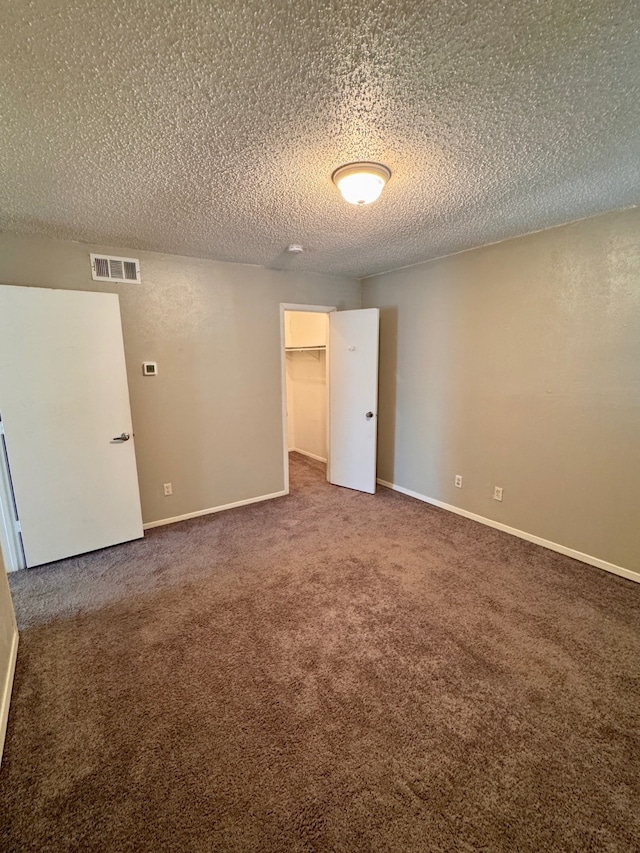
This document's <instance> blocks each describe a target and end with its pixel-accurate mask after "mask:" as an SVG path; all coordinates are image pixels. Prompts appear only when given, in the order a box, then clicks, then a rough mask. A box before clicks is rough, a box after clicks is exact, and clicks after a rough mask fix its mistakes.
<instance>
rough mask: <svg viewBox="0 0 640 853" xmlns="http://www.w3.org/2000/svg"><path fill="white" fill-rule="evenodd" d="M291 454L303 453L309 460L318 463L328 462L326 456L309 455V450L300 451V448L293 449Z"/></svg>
mask: <svg viewBox="0 0 640 853" xmlns="http://www.w3.org/2000/svg"><path fill="white" fill-rule="evenodd" d="M289 453H301V454H302V455H303V456H308V457H309V459H315V460H317V461H318V462H326V461H327V460H326V459H325V458H324V456H316V454H315V453H309V451H308V450H300V448H299V447H292V448H291V450H290V451H289Z"/></svg>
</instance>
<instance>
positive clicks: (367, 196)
mask: <svg viewBox="0 0 640 853" xmlns="http://www.w3.org/2000/svg"><path fill="white" fill-rule="evenodd" d="M331 177H332V180H333V182H334V184H335V185H336V186H337V187H338V189H339V190H340V192H341V193H342V198H343V199H344V200H345V201H348V202H349V204H359V205H362V204H371V203H372V202H374V201H376V199H378V198H380V193H381V192H382V190H383V189H384V185H385V184H386V183H387V181H388V180H389V178H390V177H391V170H390V169H387V167H386V166H383V165H382V164H381V163H348V164H347V165H346V166H340V168H339V169H336V170H335V172H334V173H333V175H332V176H331Z"/></svg>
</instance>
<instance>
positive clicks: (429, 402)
mask: <svg viewBox="0 0 640 853" xmlns="http://www.w3.org/2000/svg"><path fill="white" fill-rule="evenodd" d="M363 305H364V306H365V307H366V306H378V307H380V308H381V309H382V310H381V351H380V358H381V364H380V420H379V437H380V441H379V471H378V475H379V476H380V477H381V478H383V479H385V480H388V481H392V482H394V483H397V484H399V485H401V486H404V487H405V488H408V489H411V490H413V491H416V492H419V493H421V494H424V495H427V496H429V497H432V498H437V499H439V500H442V501H445V502H447V503H450V504H454V505H456V506H459V507H462V508H464V509H467V510H469V511H472V512H475V513H478V514H480V515H482V516H485V517H488V518H492V519H496V520H498V521H501V522H503V523H505V524H508V525H511V526H513V527H516V528H519V529H521V530H524V531H527V532H529V533H532V534H535V535H537V536H541V537H543V538H545V539H549V540H551V541H553V542H556V543H559V544H562V545H565V546H567V547H570V548H574V549H577V550H579V551H582V552H584V553H587V554H590V555H591V556H594V557H598V558H600V559H604V560H607V561H609V562H612V563H614V564H617V565H620V566H623V567H625V568H628V569H631V570H634V571H639V570H640V525H639V524H638V510H639V508H640V211H638V210H634V211H628V212H625V213H619V214H609V215H607V216H603V217H599V218H597V219H592V220H589V221H586V222H581V223H577V224H575V225H571V226H568V227H564V228H558V229H555V230H552V231H547V232H545V233H540V234H535V235H531V236H529V237H525V238H521V239H518V240H512V241H509V242H506V243H503V244H501V245H498V246H493V247H487V248H485V249H479V250H476V251H472V252H468V253H466V254H463V255H458V256H456V257H452V258H448V259H445V260H442V261H436V262H433V263H430V264H423V265H420V266H416V267H413V268H410V269H405V270H399V271H397V272H394V273H389V274H386V275H382V276H379V277H376V278H372V279H369V280H367V281H365V282H364V283H363ZM455 474H462V475H463V477H464V487H463V489H462V490H460V489H456V488H455V487H454V484H453V480H454V475H455ZM494 485H500V486H502V487H503V488H504V501H503V503H497V502H496V501H494V500H493V499H492V492H493V486H494Z"/></svg>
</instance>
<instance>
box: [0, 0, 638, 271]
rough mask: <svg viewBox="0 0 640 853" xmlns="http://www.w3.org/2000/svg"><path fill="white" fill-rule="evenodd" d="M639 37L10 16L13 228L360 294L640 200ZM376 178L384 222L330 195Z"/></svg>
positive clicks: (599, 28) (607, 4)
mask: <svg viewBox="0 0 640 853" xmlns="http://www.w3.org/2000/svg"><path fill="white" fill-rule="evenodd" d="M639 30H640V4H639V3H638V2H637V0H628V2H627V0H539V2H532V0H513V2H504V0H503V2H498V0H488V2H483V3H474V2H462V1H461V0H438V1H437V2H434V0H430V2H418V0H406V2H400V1H399V0H394V1H393V2H392V0H386V2H378V3H372V2H358V0H354V2H350V3H342V2H338V0H315V2H304V0H302V2H285V0H245V2H242V3H238V2H234V0H227V1H226V2H210V3H208V2H204V0H181V2H179V3H169V2H167V0H156V1H155V2H154V0H137V2H136V0H96V2H92V3H86V2H84V0H82V2H80V0H12V2H11V3H6V4H4V6H3V10H2V18H1V20H0V112H1V115H2V122H1V125H0V228H1V229H3V230H8V231H14V232H18V233H25V234H38V235H43V236H49V237H54V238H61V239H73V240H80V241H85V242H101V243H105V244H110V245H125V246H131V247H132V248H137V249H150V250H160V251H163V252H169V253H176V254H187V255H196V256H202V257H209V258H215V259H218V260H225V261H236V262H247V263H254V264H264V265H266V266H271V267H281V268H287V269H301V270H317V271H320V272H330V273H339V274H346V275H352V276H364V275H367V274H372V273H376V272H380V271H383V270H388V269H393V268H395V267H399V266H403V265H407V264H412V263H417V262H419V261H422V260H426V259H428V258H431V257H435V256H437V255H442V254H446V253H450V252H454V251H458V250H462V249H465V248H470V247H472V246H476V245H480V244H485V243H489V242H493V241H496V240H500V239H504V238H507V237H510V236H514V235H516V234H522V233H525V232H528V231H534V230H538V229H541V228H545V227H549V226H553V225H556V224H559V223H562V222H567V221H570V220H575V219H578V218H581V217H585V216H590V215H593V214H597V213H600V212H602V211H605V210H609V209H613V208H619V207H626V206H630V205H634V204H637V203H638V202H639V201H640V170H639V168H638V164H639V162H640V142H639V134H638V126H639V125H640V51H639V50H638V34H639ZM359 159H367V160H378V161H381V162H384V163H386V164H387V165H388V166H389V167H390V168H391V170H392V172H393V177H392V179H391V181H390V182H389V184H388V186H387V189H386V190H385V192H384V193H383V196H382V198H381V199H380V201H379V202H378V203H377V204H375V205H373V206H371V207H367V208H354V207H352V206H349V205H347V204H346V203H345V202H344V201H343V200H342V199H341V197H340V195H339V193H338V191H337V190H336V188H335V187H334V186H333V184H332V183H331V173H332V172H333V170H334V169H335V168H336V167H337V166H339V165H341V164H342V163H345V162H349V161H351V160H359ZM289 243H302V244H303V245H304V246H305V247H306V249H307V251H306V253H305V254H304V255H302V256H298V257H291V256H289V255H286V254H285V251H284V250H285V248H286V246H287V245H288V244H289Z"/></svg>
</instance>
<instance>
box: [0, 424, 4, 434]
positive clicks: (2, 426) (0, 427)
mask: <svg viewBox="0 0 640 853" xmlns="http://www.w3.org/2000/svg"><path fill="white" fill-rule="evenodd" d="M0 435H4V424H3V423H2V421H0Z"/></svg>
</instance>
